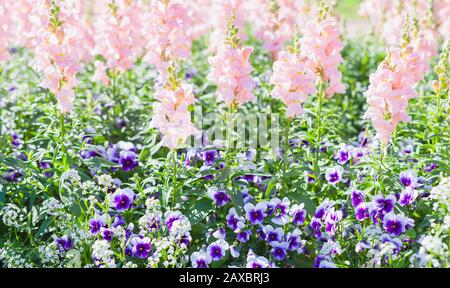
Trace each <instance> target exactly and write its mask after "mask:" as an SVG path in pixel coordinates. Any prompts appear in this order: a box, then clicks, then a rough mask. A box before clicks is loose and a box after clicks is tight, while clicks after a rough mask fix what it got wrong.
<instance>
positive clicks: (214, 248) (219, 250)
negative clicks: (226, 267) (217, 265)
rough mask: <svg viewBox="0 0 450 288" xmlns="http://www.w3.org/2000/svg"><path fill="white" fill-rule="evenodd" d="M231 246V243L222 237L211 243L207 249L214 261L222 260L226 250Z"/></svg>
mask: <svg viewBox="0 0 450 288" xmlns="http://www.w3.org/2000/svg"><path fill="white" fill-rule="evenodd" d="M229 248H230V245H229V244H228V243H227V242H226V241H225V240H223V239H220V240H217V241H215V242H213V243H211V244H210V245H209V246H208V248H207V250H206V251H207V253H208V255H209V256H210V257H211V260H212V261H220V260H222V258H223V257H225V254H226V251H227V250H228V249H229Z"/></svg>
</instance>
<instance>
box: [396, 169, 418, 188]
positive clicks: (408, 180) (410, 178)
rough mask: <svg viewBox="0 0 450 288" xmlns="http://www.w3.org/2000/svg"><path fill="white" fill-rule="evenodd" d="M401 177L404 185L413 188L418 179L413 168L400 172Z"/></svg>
mask: <svg viewBox="0 0 450 288" xmlns="http://www.w3.org/2000/svg"><path fill="white" fill-rule="evenodd" d="M399 179H400V183H402V185H403V186H405V187H411V188H414V187H415V186H416V185H417V181H418V178H417V174H416V173H415V172H414V171H412V170H408V171H405V172H402V173H400V176H399Z"/></svg>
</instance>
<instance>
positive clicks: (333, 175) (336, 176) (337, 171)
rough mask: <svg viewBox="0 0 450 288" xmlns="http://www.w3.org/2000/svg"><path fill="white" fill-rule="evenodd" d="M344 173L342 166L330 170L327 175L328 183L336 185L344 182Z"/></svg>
mask: <svg viewBox="0 0 450 288" xmlns="http://www.w3.org/2000/svg"><path fill="white" fill-rule="evenodd" d="M343 173H344V169H343V168H342V167H341V166H335V167H332V168H330V169H328V171H327V173H326V174H325V179H327V181H328V183H329V184H331V185H336V184H338V183H339V182H341V181H342V174H343Z"/></svg>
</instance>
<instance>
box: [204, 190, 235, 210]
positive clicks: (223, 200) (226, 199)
mask: <svg viewBox="0 0 450 288" xmlns="http://www.w3.org/2000/svg"><path fill="white" fill-rule="evenodd" d="M208 196H209V198H211V199H212V200H213V201H214V203H216V205H217V206H219V207H222V206H224V205H226V204H228V203H230V201H231V197H230V196H229V195H228V194H227V193H226V192H225V191H224V190H220V189H217V188H213V187H211V188H209V189H208Z"/></svg>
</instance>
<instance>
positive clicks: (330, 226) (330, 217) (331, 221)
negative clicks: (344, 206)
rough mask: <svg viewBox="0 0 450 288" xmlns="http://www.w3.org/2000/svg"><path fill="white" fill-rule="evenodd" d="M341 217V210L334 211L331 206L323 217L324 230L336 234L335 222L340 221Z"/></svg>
mask: <svg viewBox="0 0 450 288" xmlns="http://www.w3.org/2000/svg"><path fill="white" fill-rule="evenodd" d="M341 219H342V211H341V210H337V211H335V210H334V208H331V209H330V211H329V212H328V213H327V216H326V218H325V232H326V233H327V234H328V235H330V236H334V235H335V234H336V224H337V223H338V222H339V221H341Z"/></svg>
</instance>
